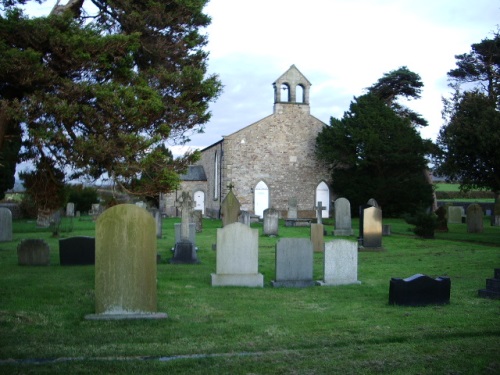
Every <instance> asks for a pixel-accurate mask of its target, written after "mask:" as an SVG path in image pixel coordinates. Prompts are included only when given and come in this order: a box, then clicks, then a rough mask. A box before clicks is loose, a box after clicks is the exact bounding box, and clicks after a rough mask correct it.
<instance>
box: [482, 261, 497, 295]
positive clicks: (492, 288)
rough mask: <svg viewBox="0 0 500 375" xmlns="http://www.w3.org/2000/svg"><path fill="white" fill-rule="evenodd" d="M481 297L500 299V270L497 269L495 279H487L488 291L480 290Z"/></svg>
mask: <svg viewBox="0 0 500 375" xmlns="http://www.w3.org/2000/svg"><path fill="white" fill-rule="evenodd" d="M478 295H479V297H483V298H492V299H500V268H495V271H494V277H493V279H486V289H480V290H478Z"/></svg>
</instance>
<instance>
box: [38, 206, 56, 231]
mask: <svg viewBox="0 0 500 375" xmlns="http://www.w3.org/2000/svg"><path fill="white" fill-rule="evenodd" d="M51 217H52V210H44V209H41V208H39V209H38V211H37V216H36V225H37V227H39V228H48V227H49V226H50V219H51Z"/></svg>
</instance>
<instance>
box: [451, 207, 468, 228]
mask: <svg viewBox="0 0 500 375" xmlns="http://www.w3.org/2000/svg"><path fill="white" fill-rule="evenodd" d="M464 214H465V213H464V208H463V207H461V206H449V207H448V224H462V217H463V216H464Z"/></svg>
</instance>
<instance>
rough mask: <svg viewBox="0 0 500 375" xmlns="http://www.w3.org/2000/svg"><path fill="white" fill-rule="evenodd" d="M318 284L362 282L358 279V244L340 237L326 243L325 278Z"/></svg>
mask: <svg viewBox="0 0 500 375" xmlns="http://www.w3.org/2000/svg"><path fill="white" fill-rule="evenodd" d="M317 284H318V285H322V286H329V285H347V284H361V282H360V281H358V245H357V243H356V242H353V241H349V240H344V239H339V240H333V241H329V242H327V243H325V256H324V274H323V280H322V281H318V282H317Z"/></svg>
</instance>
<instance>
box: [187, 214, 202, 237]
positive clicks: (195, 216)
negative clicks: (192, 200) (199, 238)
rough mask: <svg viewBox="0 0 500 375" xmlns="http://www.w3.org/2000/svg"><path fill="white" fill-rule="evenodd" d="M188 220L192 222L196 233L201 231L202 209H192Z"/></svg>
mask: <svg viewBox="0 0 500 375" xmlns="http://www.w3.org/2000/svg"><path fill="white" fill-rule="evenodd" d="M189 221H190V222H191V223H194V226H195V230H196V233H201V232H203V211H202V210H192V211H191V216H190V218H189Z"/></svg>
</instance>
